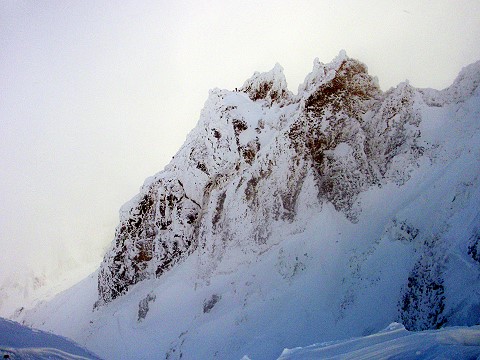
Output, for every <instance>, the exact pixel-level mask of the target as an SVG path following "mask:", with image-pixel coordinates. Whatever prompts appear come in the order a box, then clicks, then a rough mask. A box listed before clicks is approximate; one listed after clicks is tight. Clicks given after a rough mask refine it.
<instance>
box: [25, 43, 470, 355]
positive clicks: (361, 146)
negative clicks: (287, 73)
mask: <svg viewBox="0 0 480 360" xmlns="http://www.w3.org/2000/svg"><path fill="white" fill-rule="evenodd" d="M479 79H480V62H479V63H476V64H473V65H470V66H469V67H467V68H465V69H463V70H462V72H461V73H460V75H459V77H458V78H457V79H456V80H455V82H454V84H453V85H452V86H451V87H449V88H447V89H445V90H442V91H438V90H433V89H415V88H413V87H412V86H411V85H409V84H408V83H402V84H400V85H398V86H397V87H396V88H393V89H390V90H389V91H387V92H382V91H381V90H380V89H379V87H378V85H377V82H376V79H375V78H373V77H371V76H370V75H369V74H368V72H367V68H366V66H365V65H363V64H362V63H360V62H358V61H357V60H354V59H350V58H348V57H347V56H346V54H345V53H344V52H342V53H340V55H339V56H338V57H337V58H336V59H334V61H333V62H332V63H330V64H322V63H320V62H319V61H318V60H316V61H315V63H314V69H313V71H312V73H311V74H309V75H308V76H307V77H306V80H305V83H304V84H302V85H301V86H300V87H299V91H298V94H297V95H293V94H292V93H291V92H289V91H288V89H287V88H286V81H285V78H284V77H283V73H282V69H281V67H280V66H278V65H277V66H275V68H274V69H273V70H272V71H270V72H268V73H264V74H259V73H255V74H254V76H253V77H252V78H251V79H249V80H247V81H246V82H245V84H244V85H243V87H242V88H240V90H239V91H233V92H232V91H228V90H219V89H215V90H212V91H211V93H210V96H209V98H208V100H207V102H206V104H205V108H204V109H203V111H202V113H201V116H200V120H199V122H198V125H197V126H196V128H195V129H193V130H192V132H191V133H190V134H189V136H188V137H187V140H186V142H185V144H184V145H183V146H182V148H181V149H180V150H179V152H178V153H177V154H176V155H175V157H174V159H173V160H172V162H171V163H170V164H169V165H168V166H167V167H166V168H165V170H164V171H162V172H160V173H158V174H156V175H155V176H153V177H152V178H149V179H147V181H146V182H145V184H144V186H143V187H142V189H141V191H140V194H139V195H138V196H137V197H135V198H134V199H132V200H131V201H130V202H129V203H127V204H125V205H124V206H123V207H122V209H121V211H120V224H119V226H118V227H117V229H116V236H115V239H114V241H113V242H112V246H111V248H110V250H109V251H108V252H107V253H106V255H105V257H104V261H103V263H102V265H101V266H100V269H99V271H98V273H95V274H93V275H92V276H90V277H89V278H87V279H85V280H84V281H83V282H81V283H79V284H78V285H76V286H74V287H73V288H71V289H69V290H67V291H65V292H64V293H62V294H60V295H58V296H57V297H56V298H54V299H53V300H51V301H49V302H46V303H44V304H41V305H39V306H37V307H36V308H35V309H33V310H31V311H28V312H23V313H21V314H20V315H19V316H18V319H19V320H23V321H25V323H27V324H31V325H34V326H36V327H40V328H42V329H47V330H50V331H53V332H56V333H59V334H62V335H64V336H68V337H70V338H72V339H75V340H76V341H77V342H79V343H80V344H82V345H85V346H87V347H88V348H90V349H92V350H93V351H95V352H96V353H98V354H100V355H101V356H103V357H105V358H108V359H120V358H144V359H158V358H166V359H179V358H183V359H210V358H217V359H240V358H241V357H242V356H244V355H248V356H249V357H251V358H252V359H274V358H277V357H278V356H280V354H281V351H282V349H284V348H294V347H298V346H308V345H309V344H312V343H316V342H324V341H332V340H339V339H345V338H351V337H356V336H365V335H369V334H372V333H375V332H377V331H379V330H381V329H383V328H385V327H386V326H387V325H388V324H390V323H391V322H393V321H398V322H402V323H403V324H404V325H405V327H406V328H407V329H408V330H425V329H436V328H440V327H442V326H454V325H476V324H480V311H479V309H480V255H479V254H480V208H479V204H480V121H479V119H480V90H479V87H478V84H479V82H480V81H479ZM65 319H68V321H65Z"/></svg>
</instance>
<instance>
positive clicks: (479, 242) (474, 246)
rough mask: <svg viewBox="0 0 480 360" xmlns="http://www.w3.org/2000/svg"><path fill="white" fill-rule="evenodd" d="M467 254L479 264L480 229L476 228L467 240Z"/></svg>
mask: <svg viewBox="0 0 480 360" xmlns="http://www.w3.org/2000/svg"><path fill="white" fill-rule="evenodd" d="M468 255H470V257H471V258H472V259H473V260H475V261H476V262H477V263H479V264H480V230H478V229H477V230H476V231H475V232H474V233H473V234H472V236H471V237H470V239H469V241H468Z"/></svg>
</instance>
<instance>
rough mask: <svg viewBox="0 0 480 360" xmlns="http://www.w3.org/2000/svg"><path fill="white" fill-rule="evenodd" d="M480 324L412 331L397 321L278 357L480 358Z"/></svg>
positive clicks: (287, 350)
mask: <svg viewBox="0 0 480 360" xmlns="http://www.w3.org/2000/svg"><path fill="white" fill-rule="evenodd" d="M478 357H480V327H479V326H475V327H472V328H466V327H456V328H449V329H442V330H430V331H422V332H418V333H411V332H408V331H407V330H405V328H404V327H403V326H402V325H400V324H397V323H393V324H391V325H390V326H389V327H388V328H387V329H385V330H383V331H381V332H379V333H376V334H373V335H370V336H366V337H362V338H355V339H351V340H347V341H334V342H330V343H323V344H315V345H311V346H307V347H305V348H296V349H291V350H289V349H285V350H284V351H283V353H282V355H281V356H280V357H279V358H278V360H295V359H301V360H307V359H323V360H327V359H330V360H334V359H343V360H348V359H352V360H353V359H355V360H359V359H402V360H410V359H412V360H414V359H415V360H423V359H429V360H434V359H456V360H462V359H465V360H467V359H476V358H478Z"/></svg>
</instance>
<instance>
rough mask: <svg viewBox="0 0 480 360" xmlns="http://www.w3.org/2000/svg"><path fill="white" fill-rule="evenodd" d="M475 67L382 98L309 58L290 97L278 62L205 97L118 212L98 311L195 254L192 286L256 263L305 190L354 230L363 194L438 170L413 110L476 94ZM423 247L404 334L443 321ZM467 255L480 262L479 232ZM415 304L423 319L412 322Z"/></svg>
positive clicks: (370, 84) (406, 304) (358, 67)
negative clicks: (252, 258)
mask: <svg viewBox="0 0 480 360" xmlns="http://www.w3.org/2000/svg"><path fill="white" fill-rule="evenodd" d="M478 67H479V65H478V63H477V64H474V65H472V66H470V67H467V68H465V69H464V70H463V71H462V73H461V74H460V75H459V77H458V78H457V80H456V81H455V83H454V84H453V85H452V86H451V87H449V88H447V89H445V90H442V91H437V90H432V89H415V88H414V87H412V86H410V85H409V84H408V83H407V82H405V83H402V84H400V85H398V86H397V87H396V88H393V89H390V90H389V91H387V92H383V91H381V90H380V88H379V86H378V83H377V80H376V79H375V78H374V77H372V76H370V75H369V74H368V72H367V68H366V66H365V65H364V64H362V63H361V62H359V61H357V60H355V59H351V58H349V57H347V56H346V54H345V53H344V52H341V53H340V55H339V56H338V57H337V58H336V59H334V61H333V62H331V63H329V64H322V63H320V62H319V61H318V60H315V62H314V68H313V71H312V72H311V73H310V74H309V75H308V76H307V78H306V79H305V82H304V83H303V84H302V85H300V87H299V91H298V94H297V95H293V94H292V93H291V92H290V91H289V90H288V88H287V85H286V80H285V77H284V75H283V72H282V68H281V67H280V66H279V65H276V66H275V67H274V68H273V69H272V70H271V71H270V72H267V73H255V74H254V75H253V77H252V78H251V79H249V80H247V81H246V82H245V84H244V85H243V87H241V88H240V89H239V90H238V91H227V90H220V89H215V90H212V91H211V92H210V96H209V98H208V100H207V102H206V104H205V107H204V109H203V110H202V113H201V116H200V120H199V122H198V125H197V126H196V128H195V129H194V130H193V131H192V132H191V133H190V134H189V136H188V137H187V140H186V142H185V144H184V145H183V146H182V148H181V149H180V151H179V152H178V153H177V154H176V155H175V157H174V159H173V160H172V161H171V163H170V164H169V165H168V166H167V167H166V168H165V170H164V171H162V172H160V173H158V174H156V175H155V176H154V177H152V178H150V179H148V180H147V181H146V182H145V184H144V186H143V187H142V189H141V192H140V194H139V195H137V196H136V197H135V198H134V199H132V200H131V201H130V202H129V203H127V204H126V205H124V206H123V208H122V210H121V216H120V224H119V226H118V227H117V229H116V234H115V240H114V242H113V243H112V247H111V249H110V250H109V251H108V252H107V254H106V255H105V257H104V261H103V263H102V264H101V267H100V271H99V275H98V295H99V299H98V301H97V303H96V305H97V306H99V305H102V304H105V303H108V302H110V301H112V300H113V299H115V298H117V297H118V296H121V295H122V294H125V293H126V292H127V291H128V290H129V288H130V287H131V286H132V285H134V284H135V283H138V282H140V281H142V280H144V279H147V278H151V277H160V276H162V274H164V273H165V272H166V271H168V270H169V269H171V268H172V267H173V266H175V264H177V263H179V262H181V261H182V260H184V259H186V258H187V257H188V256H189V255H191V254H192V253H193V252H194V251H196V250H198V252H199V256H198V262H199V265H200V266H199V271H200V272H201V274H199V278H200V279H203V280H205V281H207V282H208V278H209V276H210V275H211V274H212V273H214V272H215V270H216V267H217V266H218V264H219V262H220V260H221V259H222V258H223V257H224V256H226V254H227V253H228V249H229V248H233V247H235V248H239V249H241V252H242V253H248V254H256V255H260V254H262V253H263V252H265V251H266V250H268V249H269V248H270V247H271V246H272V245H274V244H276V243H277V242H278V237H277V236H275V235H276V234H275V228H276V226H277V224H278V223H289V222H293V221H294V220H295V219H296V217H297V212H298V207H299V204H298V202H299V195H300V193H301V191H302V188H303V187H306V186H308V187H312V188H314V189H315V193H316V196H317V201H318V202H319V203H320V204H324V203H331V204H332V205H333V206H334V207H335V209H336V210H337V211H339V212H342V213H343V214H344V215H345V216H346V217H347V218H348V219H349V221H351V222H356V221H357V219H358V216H359V214H360V213H361V209H362V208H361V204H360V203H359V202H358V196H359V194H361V193H362V192H363V191H365V190H368V189H370V188H372V187H381V186H383V185H385V184H388V183H394V184H397V185H403V184H404V183H405V182H407V181H408V180H409V177H410V172H411V171H412V170H413V169H414V168H415V167H416V166H417V163H418V161H419V159H420V158H421V157H428V158H432V161H433V156H432V154H433V150H434V147H435V144H428V143H426V142H421V141H420V138H421V131H420V124H421V122H422V113H421V111H420V108H421V106H424V105H425V104H427V105H428V106H430V107H442V106H445V105H447V104H449V103H453V102H461V101H464V100H465V99H466V98H468V97H469V96H472V94H474V93H476V92H477V93H478V84H479V79H480V76H479V73H478ZM409 227H410V225H408V224H406V223H404V224H393V225H392V228H394V229H396V230H395V231H398V232H400V233H401V234H403V235H405V234H406V235H405V237H406V238H408V240H405V241H413V240H414V238H415V237H416V235H415V236H414V235H413V234H414V233H415V229H410V230H408V228H409ZM417 231H418V230H417ZM403 235H402V236H403ZM477 237H478V236H477ZM422 241H423V242H422V243H423V244H424V245H421V246H420V247H421V250H419V252H421V254H422V255H421V256H420V257H419V259H418V261H417V263H416V264H415V265H414V266H413V267H412V269H411V274H410V276H409V277H408V281H407V284H406V287H405V291H404V295H403V297H402V299H401V301H400V302H399V309H400V315H399V317H400V318H401V320H403V321H404V322H405V323H406V324H405V325H406V326H407V328H409V329H417V328H418V329H425V328H434V327H439V326H441V325H442V324H444V323H445V318H444V316H443V315H442V312H443V307H444V305H443V304H442V301H443V293H442V292H443V282H442V279H441V272H442V269H441V268H440V266H437V265H435V262H434V261H433V260H428V259H435V256H441V255H437V254H431V256H430V257H429V256H428V251H430V252H435V251H437V250H431V247H429V242H430V243H431V242H432V241H433V240H432V239H431V238H429V239H425V240H422ZM468 249H469V253H470V254H471V255H472V258H474V259H475V260H476V261H478V259H477V258H478V256H477V254H478V239H477V238H475V236H474V235H472V237H471V241H470V245H469V248H468ZM419 274H420V275H419ZM424 274H428V276H430V277H432V278H424V277H422V276H423V275H424ZM418 294H424V295H425V296H420V299H419V298H418V297H419V295H418ZM422 302H426V303H427V304H426V305H425V304H423V303H422ZM419 304H421V305H419ZM422 304H423V305H422ZM418 306H423V307H424V308H426V309H427V310H426V311H425V312H422V313H421V314H417V313H415V314H413V313H414V312H415V311H416V309H417V308H418Z"/></svg>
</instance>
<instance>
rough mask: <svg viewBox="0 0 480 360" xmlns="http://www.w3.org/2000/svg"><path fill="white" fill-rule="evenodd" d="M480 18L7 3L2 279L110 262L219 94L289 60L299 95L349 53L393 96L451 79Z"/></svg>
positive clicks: (1, 44) (419, 8) (399, 7)
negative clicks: (151, 181)
mask: <svg viewBox="0 0 480 360" xmlns="http://www.w3.org/2000/svg"><path fill="white" fill-rule="evenodd" d="M479 14H480V1H477V0H475V1H458V0H456V1H453V0H451V1H440V0H435V1H419V0H416V1H385V0H382V1H318V0H317V1H301V0H295V1H265V0H260V1H259V0H255V1H225V0H222V1H201V0H197V1H179V0H176V1H158V0H157V1H139V0H135V1H99V0H94V1H93V0H92V1H90V0H78V1H66V0H62V1H38V0H32V1H21V0H17V1H13V0H11V1H10V0H3V1H1V2H0V202H1V205H0V246H1V248H0V254H1V255H0V256H1V257H0V283H1V281H2V278H4V277H5V276H7V275H8V273H9V272H10V271H12V270H14V271H18V269H19V268H24V267H25V266H27V265H28V267H29V268H32V269H34V270H35V271H41V270H42V269H43V270H51V269H54V268H55V267H57V266H58V264H59V263H60V262H63V264H64V265H63V266H65V264H67V265H68V266H71V267H75V266H77V265H78V264H85V263H88V264H90V266H96V265H98V262H99V261H100V259H101V257H102V255H103V251H104V249H105V247H106V246H107V245H108V244H109V243H110V241H111V240H112V239H113V235H114V229H115V226H116V225H117V222H118V210H119V208H120V206H121V205H122V204H123V203H125V202H126V201H127V200H129V199H130V198H131V197H133V196H134V195H135V194H136V193H137V192H138V189H139V188H140V186H141V185H142V183H143V181H144V179H145V178H146V177H148V176H151V175H153V174H154V173H156V172H158V171H160V170H161V169H162V168H163V167H164V166H165V165H166V164H167V162H168V161H169V160H170V159H171V157H172V156H173V155H174V153H175V152H176V151H177V150H178V148H179V147H180V146H181V145H182V143H183V141H184V140H185V137H186V135H187V133H188V131H189V130H190V129H192V128H193V127H194V126H195V124H196V122H197V120H198V117H199V114H200V110H201V108H202V107H203V103H204V102H205V100H206V98H207V96H208V90H209V89H211V88H214V87H220V88H228V89H233V88H235V87H239V86H241V85H242V84H243V82H244V80H246V79H247V78H248V77H250V76H251V75H252V73H253V72H254V71H257V70H258V71H268V70H270V69H271V68H272V67H273V66H274V64H275V63H276V62H278V63H280V64H281V65H282V66H283V67H284V69H285V75H286V77H287V82H288V83H289V87H290V89H291V90H292V91H293V92H296V89H297V87H298V85H299V83H300V82H302V81H303V79H304V78H305V76H306V75H307V73H308V72H310V71H311V68H312V64H313V59H314V58H315V57H318V58H319V59H320V61H322V62H329V61H331V60H332V59H333V58H334V57H335V56H336V55H337V54H338V52H339V50H341V49H345V50H346V51H347V54H348V55H349V56H351V57H355V58H358V59H360V60H361V61H363V62H365V63H366V64H367V65H368V67H369V70H370V73H371V74H373V75H377V76H378V78H379V81H380V85H381V87H382V88H383V89H385V90H386V89H388V88H389V87H391V86H395V85H396V84H398V83H399V82H401V81H403V80H405V79H409V80H410V82H411V83H412V84H413V85H414V86H418V87H434V88H439V89H440V88H444V87H446V86H448V85H449V84H450V83H451V82H452V81H453V80H454V78H455V76H456V75H457V74H458V72H459V71H460V69H461V68H462V67H463V66H465V65H467V64H469V63H472V62H474V61H477V60H479V59H480V41H479V39H480V16H479ZM91 264H93V265H91Z"/></svg>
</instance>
